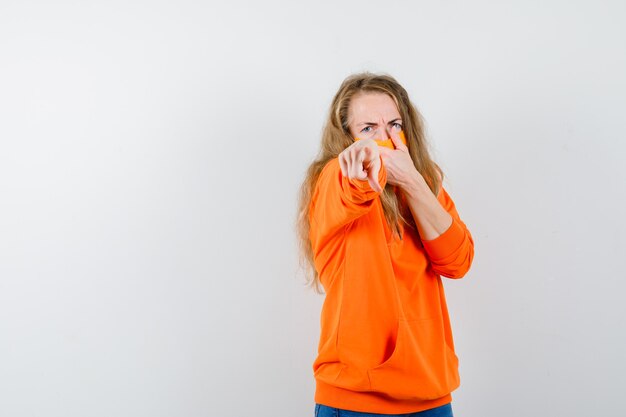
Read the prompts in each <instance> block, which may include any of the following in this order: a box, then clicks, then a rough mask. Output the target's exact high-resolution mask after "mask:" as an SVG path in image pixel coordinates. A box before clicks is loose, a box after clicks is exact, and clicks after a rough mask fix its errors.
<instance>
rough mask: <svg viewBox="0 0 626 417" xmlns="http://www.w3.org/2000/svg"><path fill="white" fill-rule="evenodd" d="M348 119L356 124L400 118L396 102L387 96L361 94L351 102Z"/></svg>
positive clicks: (368, 93) (381, 94)
mask: <svg viewBox="0 0 626 417" xmlns="http://www.w3.org/2000/svg"><path fill="white" fill-rule="evenodd" d="M348 117H349V119H350V120H351V121H352V122H354V123H361V122H377V121H379V120H381V119H382V120H386V121H389V120H393V119H397V118H399V117H400V113H399V112H398V107H397V106H396V102H395V101H394V100H393V99H392V98H391V97H390V96H389V95H387V94H384V93H370V92H361V93H358V94H356V95H355V96H354V97H352V100H350V107H349V109H348Z"/></svg>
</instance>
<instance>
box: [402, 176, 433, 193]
mask: <svg viewBox="0 0 626 417" xmlns="http://www.w3.org/2000/svg"><path fill="white" fill-rule="evenodd" d="M402 191H404V193H405V194H406V195H407V197H411V198H416V199H419V198H421V197H422V196H423V195H424V194H425V193H430V192H431V191H430V188H428V184H426V181H425V180H424V177H422V175H421V174H420V173H419V172H417V170H415V172H414V173H413V174H412V175H410V176H409V178H408V179H407V181H406V183H405V184H404V186H403V187H402Z"/></svg>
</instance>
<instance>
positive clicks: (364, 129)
mask: <svg viewBox="0 0 626 417" xmlns="http://www.w3.org/2000/svg"><path fill="white" fill-rule="evenodd" d="M367 129H370V130H371V129H372V126H365V127H364V128H363V129H361V133H369V132H370V130H367Z"/></svg>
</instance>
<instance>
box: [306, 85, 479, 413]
mask: <svg viewBox="0 0 626 417" xmlns="http://www.w3.org/2000/svg"><path fill="white" fill-rule="evenodd" d="M427 146H428V145H427V141H426V138H425V135H424V127H423V123H422V120H421V116H420V115H419V113H418V112H417V110H416V109H415V107H414V106H413V104H412V103H411V102H410V100H409V97H408V94H407V92H406V90H405V89H404V88H403V87H402V86H401V85H400V84H398V82H397V81H396V80H395V79H394V78H392V77H390V76H388V75H375V74H370V73H363V74H356V75H352V76H350V77H348V78H347V79H346V80H345V81H344V82H343V83H342V85H341V87H340V88H339V91H338V92H337V94H336V95H335V97H334V99H333V102H332V105H331V108H330V113H329V115H328V120H327V123H326V126H325V128H324V131H323V134H322V143H321V150H320V154H319V156H318V158H317V159H316V160H315V161H314V162H313V163H312V164H311V166H310V167H309V169H308V171H307V175H306V178H305V181H304V183H303V185H302V188H301V193H300V205H299V217H298V219H299V220H298V233H299V237H300V243H301V249H302V253H303V255H304V259H305V260H306V261H308V266H310V269H309V270H310V272H312V274H311V276H310V277H309V281H310V284H311V285H313V284H314V285H315V288H316V289H317V290H318V292H319V284H320V283H321V285H322V286H323V287H324V289H325V292H326V297H325V300H324V305H323V307H322V312H321V333H320V340H319V346H318V356H317V358H316V359H315V362H314V363H313V371H314V376H315V380H316V392H315V402H316V404H315V415H316V417H325V416H331V415H332V416H337V415H342V414H341V411H342V410H349V411H350V412H351V413H350V414H349V415H350V416H357V415H358V416H369V415H372V414H371V413H375V414H377V415H380V414H384V415H395V414H403V415H411V416H412V415H415V416H423V417H425V416H452V408H451V401H452V397H451V394H450V393H451V391H453V390H454V389H456V388H457V387H458V386H459V383H460V380H459V374H458V358H457V356H456V354H455V352H454V343H453V340H452V332H451V327H450V320H449V317H448V311H447V306H446V300H445V295H444V289H443V285H442V281H441V277H440V276H441V275H443V276H445V277H448V278H461V277H463V276H464V275H465V274H466V272H467V271H468V270H469V268H470V266H471V264H472V259H473V256H474V242H473V240H472V236H471V235H470V232H469V231H468V229H467V227H466V226H465V224H464V223H463V222H462V221H461V219H460V218H459V215H458V213H457V211H456V208H455V205H454V203H453V201H452V199H451V198H450V196H449V195H448V193H447V192H446V191H445V190H444V188H443V186H442V180H443V173H442V171H441V169H440V168H439V166H438V165H436V164H435V163H434V162H433V161H432V160H431V158H430V156H429V153H428V149H427ZM408 413H414V414H408ZM344 415H345V413H344Z"/></svg>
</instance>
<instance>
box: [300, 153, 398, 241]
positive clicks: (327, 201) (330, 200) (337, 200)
mask: <svg viewBox="0 0 626 417" xmlns="http://www.w3.org/2000/svg"><path fill="white" fill-rule="evenodd" d="M378 183H379V184H380V186H381V188H383V189H384V188H385V185H386V183H387V170H386V169H385V165H384V164H383V162H382V158H381V160H380V171H379V172H378ZM378 195H379V193H378V192H376V191H375V190H373V189H372V187H371V186H370V184H369V182H368V181H367V179H365V180H359V179H356V178H352V179H350V178H348V177H344V176H343V175H342V173H341V167H340V166H339V159H338V158H333V159H331V160H330V161H329V162H328V163H327V164H326V166H324V168H323V169H322V172H321V173H320V175H319V177H318V179H317V183H316V185H315V189H314V191H313V196H312V198H311V210H310V213H309V216H310V221H311V233H312V234H315V235H316V236H327V235H328V234H332V233H333V232H335V231H337V230H339V229H341V228H342V227H343V226H345V225H346V224H348V223H350V222H351V221H352V220H354V219H356V218H358V217H359V216H362V215H364V214H365V213H367V212H368V211H369V210H371V208H372V204H373V203H374V201H375V199H376V197H377V196H378ZM312 237H313V236H312Z"/></svg>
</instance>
